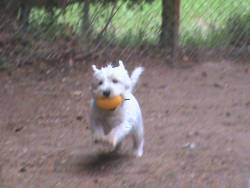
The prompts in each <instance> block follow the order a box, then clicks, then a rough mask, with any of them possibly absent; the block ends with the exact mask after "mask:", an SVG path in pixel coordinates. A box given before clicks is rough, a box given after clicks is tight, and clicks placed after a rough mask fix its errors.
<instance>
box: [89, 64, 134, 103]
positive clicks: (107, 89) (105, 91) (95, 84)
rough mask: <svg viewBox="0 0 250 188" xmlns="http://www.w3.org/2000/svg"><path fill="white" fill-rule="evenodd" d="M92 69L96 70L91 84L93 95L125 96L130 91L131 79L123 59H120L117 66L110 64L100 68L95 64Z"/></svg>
mask: <svg viewBox="0 0 250 188" xmlns="http://www.w3.org/2000/svg"><path fill="white" fill-rule="evenodd" d="M92 69H93V71H94V73H93V80H92V85H91V86H92V87H91V91H92V95H93V97H95V98H96V97H115V96H118V95H121V96H123V95H124V94H125V93H126V92H127V91H129V88H130V87H131V79H130V77H129V75H128V72H127V70H126V69H125V67H124V65H123V63H122V61H119V66H117V67H112V66H111V65H108V66H106V67H103V68H101V69H98V68H97V67H96V66H95V65H93V66H92Z"/></svg>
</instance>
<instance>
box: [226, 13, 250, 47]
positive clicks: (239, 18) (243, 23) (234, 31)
mask: <svg viewBox="0 0 250 188" xmlns="http://www.w3.org/2000/svg"><path fill="white" fill-rule="evenodd" d="M225 32H226V33H227V38H228V42H229V44H230V45H232V46H235V47H241V46H250V13H249V12H248V13H247V14H235V15H232V16H231V17H230V18H229V19H228V20H227V23H226V26H225Z"/></svg>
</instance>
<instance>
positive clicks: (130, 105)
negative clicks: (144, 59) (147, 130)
mask: <svg viewBox="0 0 250 188" xmlns="http://www.w3.org/2000/svg"><path fill="white" fill-rule="evenodd" d="M92 69H93V71H94V74H93V81H92V87H91V91H92V96H93V100H92V104H91V118H90V120H91V121H90V123H91V130H92V133H93V136H94V141H95V142H101V143H106V144H108V145H110V146H111V147H112V150H115V149H117V148H118V147H119V146H120V145H121V143H122V141H123V140H124V138H125V137H126V136H128V135H132V138H133V153H134V155H135V156H137V157H141V156H142V155H143V144H144V138H143V137H144V136H143V134H144V133H143V120H142V114H141V110H140V107H139V104H138V102H137V100H136V98H135V97H134V96H133V94H132V91H133V89H134V86H135V85H136V83H137V81H138V79H139V77H140V75H141V73H142V72H143V70H144V69H143V68H142V67H138V68H136V69H134V71H133V72H132V74H131V77H130V76H129V74H128V72H127V70H126V69H125V67H124V65H123V63H122V61H119V66H117V67H112V66H111V65H108V66H106V67H103V68H101V69H97V68H96V66H95V65H93V66H92ZM119 95H120V96H122V97H123V99H124V100H123V102H122V104H121V105H119V106H118V107H117V108H115V109H113V110H103V109H100V108H99V107H97V106H96V103H95V99H96V98H98V97H103V96H104V97H114V96H119Z"/></svg>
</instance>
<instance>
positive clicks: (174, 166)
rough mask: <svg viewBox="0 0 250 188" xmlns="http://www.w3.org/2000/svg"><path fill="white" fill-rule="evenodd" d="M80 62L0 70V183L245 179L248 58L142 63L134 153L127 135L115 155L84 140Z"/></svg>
mask: <svg viewBox="0 0 250 188" xmlns="http://www.w3.org/2000/svg"><path fill="white" fill-rule="evenodd" d="M128 66H129V69H130V70H131V69H132V67H134V65H133V64H129V65H128ZM89 67H90V66H89ZM89 67H88V68H86V67H80V68H77V69H74V68H71V69H72V70H70V71H69V72H68V73H67V74H66V73H59V72H53V71H52V72H50V71H42V72H41V71H40V72H39V71H37V70H34V69H33V68H31V67H25V68H20V69H17V70H14V71H13V72H12V74H7V73H6V72H2V73H0V84H1V89H0V187H1V188H2V187H3V188H5V187H6V188H17V187H18V188H33V187H34V188H56V187H58V188H78V187H79V188H92V187H102V188H110V187H131V188H132V187H133V188H134V187H136V188H137V187H139V188H154V187H162V188H166V187H169V188H222V187H225V188H237V187H238V188H245V187H246V188H247V187H248V186H249V185H250V146H249V138H250V66H249V64H248V65H246V64H245V65H243V64H236V63H233V62H229V61H222V62H206V63H203V64H200V65H196V66H194V67H191V68H188V69H181V68H169V67H167V66H165V65H163V64H157V63H155V64H153V63H150V64H147V63H145V67H146V71H145V73H144V75H143V76H142V79H141V82H140V84H139V85H138V88H137V90H136V92H135V95H136V96H137V98H138V100H139V102H140V104H141V107H142V111H143V115H144V122H145V139H146V145H145V154H144V156H143V157H142V158H140V159H136V158H133V157H132V156H131V152H130V144H131V142H129V141H127V143H126V144H125V145H124V146H123V149H122V151H121V152H120V153H118V154H105V153H102V152H101V151H100V148H99V147H97V146H96V145H94V144H93V143H92V141H91V135H90V131H89V129H88V126H89V125H88V114H89V108H88V107H89V99H90V94H89V80H90V79H91V71H90V69H89Z"/></svg>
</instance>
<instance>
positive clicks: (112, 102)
mask: <svg viewBox="0 0 250 188" xmlns="http://www.w3.org/2000/svg"><path fill="white" fill-rule="evenodd" d="M122 101H123V97H122V96H116V97H112V98H108V97H99V98H97V99H96V105H97V106H98V107H99V108H101V109H103V110H115V109H116V108H117V107H118V106H119V105H121V103H122Z"/></svg>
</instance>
